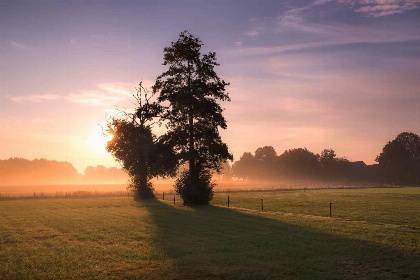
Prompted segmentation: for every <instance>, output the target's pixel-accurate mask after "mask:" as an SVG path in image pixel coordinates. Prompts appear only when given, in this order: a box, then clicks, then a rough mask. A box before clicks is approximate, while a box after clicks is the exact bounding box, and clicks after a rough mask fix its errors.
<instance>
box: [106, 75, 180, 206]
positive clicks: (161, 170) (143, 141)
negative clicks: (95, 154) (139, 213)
mask: <svg viewBox="0 0 420 280" xmlns="http://www.w3.org/2000/svg"><path fill="white" fill-rule="evenodd" d="M133 96H134V97H135V99H136V101H137V103H138V106H137V108H136V109H135V112H134V113H132V114H131V113H127V112H123V116H119V117H113V118H112V119H111V120H110V121H109V122H108V129H107V132H108V133H110V134H112V135H113V136H114V137H113V138H112V139H111V140H110V141H109V142H108V143H107V147H106V148H107V150H108V152H110V153H111V154H112V155H113V156H114V157H115V158H116V159H117V160H118V161H119V162H121V163H122V166H123V168H124V169H125V170H126V171H127V172H128V174H129V175H130V177H131V184H130V186H129V187H130V188H131V189H133V190H134V191H135V197H136V198H150V197H153V196H154V194H153V186H152V183H151V181H150V180H151V179H152V178H153V177H155V176H162V177H165V176H171V175H174V174H175V170H176V167H177V160H176V157H175V154H174V152H173V149H172V146H171V145H170V143H168V142H166V141H165V140H164V139H162V138H157V137H156V136H155V135H154V134H153V132H152V125H153V124H155V122H156V119H157V118H159V117H160V115H161V113H162V106H161V105H159V103H157V102H151V98H152V96H148V93H147V91H146V90H145V89H144V88H143V86H142V84H141V83H140V85H139V87H138V88H137V90H136V93H135V94H134V95H133Z"/></svg>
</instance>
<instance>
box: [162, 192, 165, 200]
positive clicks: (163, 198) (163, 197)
mask: <svg viewBox="0 0 420 280" xmlns="http://www.w3.org/2000/svg"><path fill="white" fill-rule="evenodd" d="M162 200H165V192H163V194H162Z"/></svg>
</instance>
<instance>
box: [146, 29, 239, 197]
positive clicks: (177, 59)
mask: <svg viewBox="0 0 420 280" xmlns="http://www.w3.org/2000/svg"><path fill="white" fill-rule="evenodd" d="M202 45H203V44H202V42H201V40H200V39H199V38H196V37H194V36H192V35H191V34H190V33H188V32H187V31H184V32H182V33H181V34H180V36H179V39H178V40H177V41H176V42H172V43H171V46H170V47H167V48H165V49H164V62H163V65H165V66H168V70H167V71H166V72H164V73H162V74H161V75H160V76H158V78H157V79H156V83H155V85H154V88H153V89H154V92H159V99H158V100H159V101H160V102H168V103H169V106H168V107H167V108H166V110H165V113H164V115H163V118H164V119H165V120H167V128H168V132H167V134H166V135H165V136H164V139H165V141H167V142H168V143H172V144H173V145H174V146H175V147H176V150H177V152H178V156H179V159H180V161H181V163H183V162H185V161H188V163H189V170H188V171H186V173H184V174H182V176H181V178H180V179H179V180H178V181H177V183H176V185H175V187H176V191H177V192H178V193H179V194H180V195H181V196H182V197H183V199H184V202H185V203H187V204H208V202H209V201H210V200H211V198H212V194H213V192H212V184H210V181H209V180H210V177H209V176H208V174H210V173H209V172H208V171H209V170H212V169H213V170H217V171H219V170H220V168H221V164H222V163H223V162H224V161H226V160H227V159H233V157H232V155H231V154H230V153H229V151H228V147H227V145H226V144H225V143H223V141H222V140H221V138H220V135H219V128H222V129H226V127H227V125H226V120H225V118H224V117H223V115H222V111H223V109H222V107H221V106H220V105H219V104H218V100H220V101H230V98H229V95H228V93H227V92H226V90H225V87H226V86H227V85H228V83H226V82H225V81H223V80H221V79H220V78H219V76H218V75H217V74H216V72H215V71H214V68H215V66H218V65H219V64H218V63H217V62H216V53H214V52H209V53H207V54H202V53H201V47H202Z"/></svg>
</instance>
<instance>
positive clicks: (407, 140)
mask: <svg viewBox="0 0 420 280" xmlns="http://www.w3.org/2000/svg"><path fill="white" fill-rule="evenodd" d="M376 161H377V162H378V163H379V167H380V176H381V177H382V178H383V179H384V180H385V181H388V182H395V183H414V182H419V181H420V137H419V136H418V135H417V134H415V133H412V132H403V133H400V134H399V135H398V136H397V137H396V138H395V139H394V140H392V141H389V142H388V143H387V144H386V145H385V146H384V148H383V150H382V153H380V154H379V155H378V156H377V158H376Z"/></svg>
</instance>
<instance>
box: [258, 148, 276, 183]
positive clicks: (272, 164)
mask: <svg viewBox="0 0 420 280" xmlns="http://www.w3.org/2000/svg"><path fill="white" fill-rule="evenodd" d="M254 159H255V161H256V165H255V166H254V169H255V173H256V175H257V176H256V177H257V178H258V179H262V180H268V179H273V178H274V177H276V176H278V175H279V168H278V157H277V153H276V150H274V148H273V147H272V146H264V147H262V148H258V149H257V150H256V151H255V153H254Z"/></svg>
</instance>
